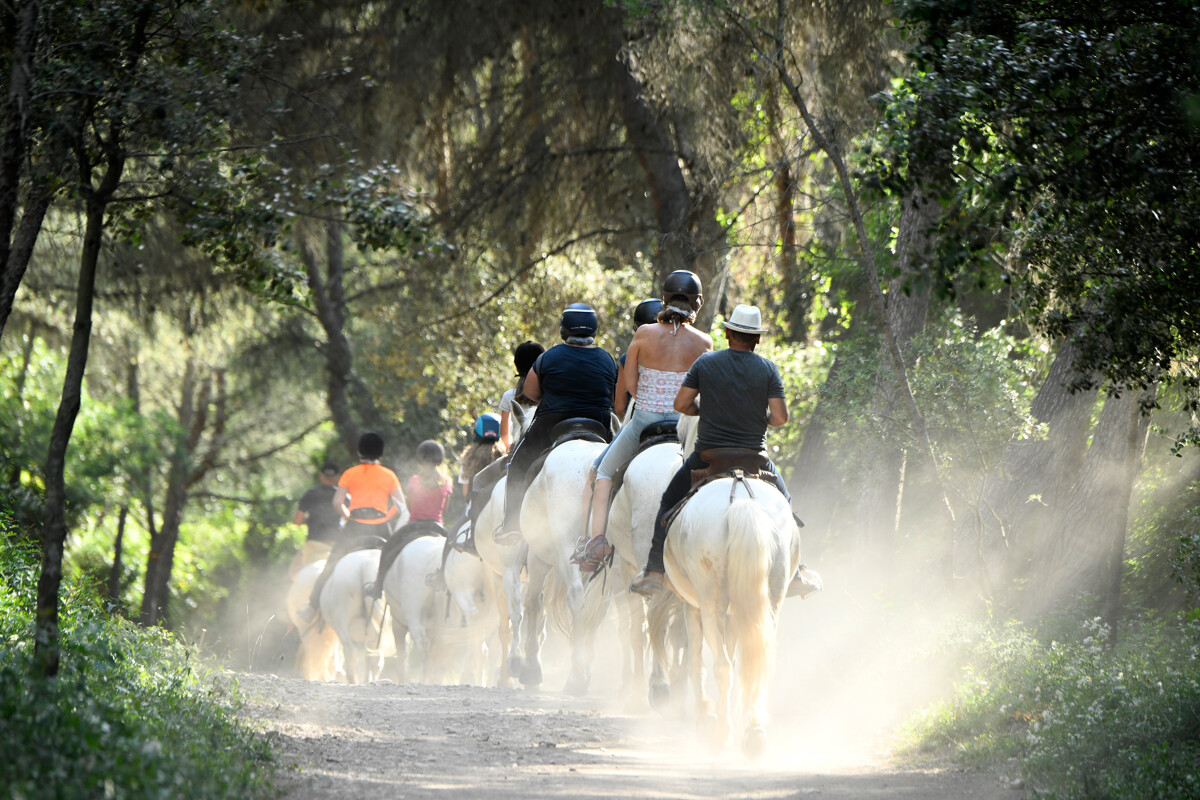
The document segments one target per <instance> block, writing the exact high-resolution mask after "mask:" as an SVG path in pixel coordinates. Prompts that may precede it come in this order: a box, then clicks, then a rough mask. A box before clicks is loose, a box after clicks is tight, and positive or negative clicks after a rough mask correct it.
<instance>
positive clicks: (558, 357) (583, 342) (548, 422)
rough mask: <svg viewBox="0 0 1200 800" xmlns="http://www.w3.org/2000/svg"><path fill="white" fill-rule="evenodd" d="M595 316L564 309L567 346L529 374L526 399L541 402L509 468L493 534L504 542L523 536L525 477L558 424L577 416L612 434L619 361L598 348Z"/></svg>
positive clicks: (578, 308) (580, 308) (580, 306)
mask: <svg viewBox="0 0 1200 800" xmlns="http://www.w3.org/2000/svg"><path fill="white" fill-rule="evenodd" d="M599 327H600V326H599V319H598V318H597V317H596V312H595V311H594V310H593V309H592V307H591V306H589V305H587V304H586V303H572V304H571V305H569V306H567V307H566V309H564V310H563V313H562V317H561V318H560V320H559V334H560V335H561V336H562V339H563V343H562V344H559V345H555V346H554V347H552V348H550V349H549V350H547V351H546V352H545V353H542V354H541V355H540V356H538V358H537V360H536V361H535V362H534V364H533V368H532V369H530V370H529V373H528V374H527V375H526V376H525V396H526V397H528V398H529V399H530V400H533V401H535V402H537V404H538V407H537V412H536V413H535V414H534V416H533V423H532V424H531V425H530V426H529V430H527V431H526V432H525V436H524V437H523V438H522V439H521V441H520V443H519V444H518V445H517V449H516V450H515V451H514V452H513V454H512V457H511V458H510V460H509V464H508V481H507V484H506V485H505V494H504V522H503V523H501V525H500V528H499V529H498V530H497V531H496V532H495V533H494V536H495V539H496V542H497V543H499V544H514V543H516V542H517V541H519V540H520V538H521V530H520V528H521V500H522V498H523V497H524V495H525V473H526V472H527V471H528V470H529V467H530V466H531V465H532V464H533V462H534V461H535V460H537V457H538V456H539V455H541V454H542V452H543V451H545V450H546V448H548V447H549V446H550V445H551V444H553V441H552V440H551V434H552V431H553V430H554V426H555V425H557V424H558V423H560V422H562V421H563V420H566V419H571V418H573V417H587V418H589V419H593V420H595V421H596V422H598V423H599V424H600V425H602V426H603V427H604V429H605V430H609V428H610V426H611V417H612V404H613V394H614V390H615V389H616V384H617V362H616V361H615V360H614V359H613V357H612V356H610V355H609V354H608V353H606V352H604V351H603V350H601V349H600V348H599V347H597V346H596V331H597V330H598V329H599Z"/></svg>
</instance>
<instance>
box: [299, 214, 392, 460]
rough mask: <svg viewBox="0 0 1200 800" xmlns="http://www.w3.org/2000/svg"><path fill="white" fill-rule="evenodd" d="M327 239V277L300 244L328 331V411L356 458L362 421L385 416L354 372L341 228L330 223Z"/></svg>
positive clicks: (371, 421) (316, 303)
mask: <svg viewBox="0 0 1200 800" xmlns="http://www.w3.org/2000/svg"><path fill="white" fill-rule="evenodd" d="M325 241H326V249H325V252H326V258H325V261H326V264H325V267H326V272H327V276H322V275H321V268H320V265H319V264H318V263H317V257H316V254H315V253H313V252H312V249H311V248H310V247H309V246H308V245H303V246H302V247H301V254H302V256H303V259H304V266H305V269H306V270H307V273H308V286H309V289H310V290H311V291H312V293H313V304H314V306H315V308H316V312H317V319H318V320H319V321H320V323H321V327H322V329H323V330H324V331H325V343H324V345H323V346H322V348H321V349H322V352H323V354H324V356H325V371H326V374H327V375H328V381H327V386H328V402H329V412H330V414H331V416H332V417H333V424H334V427H335V428H337V432H338V438H339V439H341V442H342V445H343V446H344V447H345V448H346V452H347V454H348V455H349V456H350V458H352V459H353V458H356V457H357V455H358V437H359V434H360V432H361V428H360V427H359V425H360V423H361V424H363V425H368V426H370V427H372V428H378V427H379V426H380V424H381V421H382V419H381V417H380V415H379V412H378V410H377V409H376V408H375V403H374V401H373V400H372V399H371V393H370V390H369V389H368V388H367V386H366V384H364V383H363V382H362V379H361V378H359V377H358V376H357V375H355V374H354V355H353V350H352V349H351V347H350V339H349V337H348V336H347V335H346V329H345V325H346V294H345V285H344V280H343V278H344V273H345V262H344V253H343V250H342V230H341V227H340V226H339V225H337V224H336V223H330V224H329V225H328V226H327V227H326V229H325Z"/></svg>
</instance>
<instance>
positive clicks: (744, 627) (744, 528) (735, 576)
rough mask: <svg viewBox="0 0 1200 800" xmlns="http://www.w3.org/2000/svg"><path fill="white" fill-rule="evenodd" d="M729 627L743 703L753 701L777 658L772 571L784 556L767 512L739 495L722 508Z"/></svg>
mask: <svg viewBox="0 0 1200 800" xmlns="http://www.w3.org/2000/svg"><path fill="white" fill-rule="evenodd" d="M725 523H726V525H727V529H726V530H727V533H728V539H727V541H728V545H727V547H726V562H725V563H726V565H727V579H728V583H729V617H730V627H731V629H732V631H731V632H732V633H733V636H734V641H735V642H736V643H737V653H738V655H737V663H738V673H739V675H740V683H741V687H742V700H743V703H742V707H743V708H744V709H746V711H748V712H751V711H760V710H761V709H754V708H753V707H754V706H755V705H757V704H758V703H759V698H761V697H763V689H764V687H765V686H766V683H767V680H768V678H769V677H770V670H771V666H772V665H773V664H774V663H775V659H774V649H775V630H776V625H775V623H776V615H777V608H778V606H777V603H775V602H772V597H771V595H772V591H771V573H772V571H773V569H774V567H775V565H776V564H777V563H778V562H779V561H780V559H781V558H782V555H783V554H782V553H781V552H780V548H779V544H778V542H777V541H776V539H775V536H774V535H773V530H774V523H773V521H772V520H771V517H770V516H769V515H768V514H767V513H766V512H765V511H764V510H763V509H762V508H760V507H759V506H758V504H757V503H755V502H754V501H753V500H751V499H748V498H741V497H740V498H737V499H736V500H734V501H733V503H732V504H731V505H730V506H729V510H728V511H726V512H725Z"/></svg>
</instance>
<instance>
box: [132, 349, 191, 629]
mask: <svg viewBox="0 0 1200 800" xmlns="http://www.w3.org/2000/svg"><path fill="white" fill-rule="evenodd" d="M196 406H197V402H196V357H195V355H193V354H192V353H188V357H187V364H186V365H185V367H184V372H183V384H182V386H181V388H180V391H179V409H178V412H177V418H178V420H179V427H180V429H181V430H183V431H184V432H185V435H184V437H183V438H182V439H180V440H179V441H178V442H176V444H175V448H174V450H173V451H172V453H171V456H170V468H169V470H168V472H167V495H166V499H165V501H164V504H163V513H162V524H161V525H160V526H159V528H158V531H157V533H152V534H151V536H150V551H149V553H148V554H147V556H146V582H145V587H144V589H143V590H142V609H141V615H140V616H139V618H138V621H139V622H140V623H141V624H142V625H145V626H151V625H157V624H158V623H159V622H160V621H161V620H162V619H163V618H164V617H165V616H166V613H167V601H168V594H169V592H168V586H169V577H170V569H171V568H170V564H169V561H170V560H171V559H172V558H173V554H174V552H175V543H176V542H177V541H178V539H179V523H180V520H181V519H182V517H183V507H184V505H185V504H186V503H187V489H186V484H187V475H188V472H189V471H190V462H191V448H192V446H194V445H193V443H192V431H193V430H194V429H195V425H196V416H197V410H196Z"/></svg>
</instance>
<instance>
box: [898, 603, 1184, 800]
mask: <svg viewBox="0 0 1200 800" xmlns="http://www.w3.org/2000/svg"><path fill="white" fill-rule="evenodd" d="M1122 630H1123V634H1122V639H1121V640H1120V641H1118V642H1115V643H1114V642H1112V641H1110V637H1109V631H1108V630H1107V628H1106V627H1105V626H1104V625H1103V624H1102V623H1101V622H1100V621H1099V620H1098V619H1094V620H1089V621H1087V622H1085V623H1084V624H1083V626H1082V628H1078V627H1077V628H1074V629H1073V630H1072V631H1071V632H1070V633H1069V634H1068V636H1067V638H1065V639H1062V640H1057V641H1053V640H1052V641H1049V642H1045V641H1039V639H1038V638H1037V637H1036V636H1035V635H1034V634H1033V633H1032V632H1030V631H1029V630H1027V629H1024V628H1020V627H1016V626H1010V627H1007V628H1003V629H998V628H995V627H985V628H977V629H970V628H967V629H964V630H963V631H962V636H961V639H960V640H959V641H958V642H957V644H956V647H957V648H960V650H959V655H960V656H961V657H963V658H964V659H965V660H966V662H967V666H966V667H965V668H964V673H963V679H962V680H961V682H960V683H959V685H958V687H957V689H956V691H955V694H954V697H953V699H951V700H950V701H948V702H946V703H943V704H941V705H939V706H936V707H934V708H932V709H931V710H929V711H928V712H926V713H925V714H924V715H922V716H921V717H920V718H919V719H918V720H916V721H915V722H914V723H913V726H912V734H913V737H914V741H915V743H916V747H918V748H920V749H921V750H924V751H943V750H946V749H950V750H952V751H953V752H954V753H955V754H956V756H957V757H958V758H960V759H962V760H964V761H967V762H968V763H974V764H992V765H997V766H1000V765H1003V764H1004V763H1005V762H1006V761H1007V760H1008V759H1010V758H1016V759H1018V760H1019V762H1020V765H1021V770H1022V772H1023V773H1024V777H1025V779H1026V780H1027V781H1028V782H1030V783H1031V784H1032V785H1034V786H1035V787H1037V788H1039V789H1044V790H1046V791H1047V792H1049V793H1050V794H1051V796H1056V797H1067V798H1073V797H1110V798H1139V800H1140V799H1141V798H1156V799H1161V800H1167V799H1168V798H1176V797H1191V796H1195V795H1196V794H1197V792H1200V772H1198V771H1197V770H1196V763H1197V758H1198V757H1200V659H1198V658H1197V655H1198V654H1200V626H1198V625H1197V623H1196V620H1195V618H1194V615H1192V617H1191V618H1182V617H1181V618H1180V619H1179V620H1176V621H1174V622H1172V623H1169V624H1158V623H1149V622H1138V621H1134V622H1130V623H1128V624H1126V625H1125V626H1124V627H1123V629H1122Z"/></svg>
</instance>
